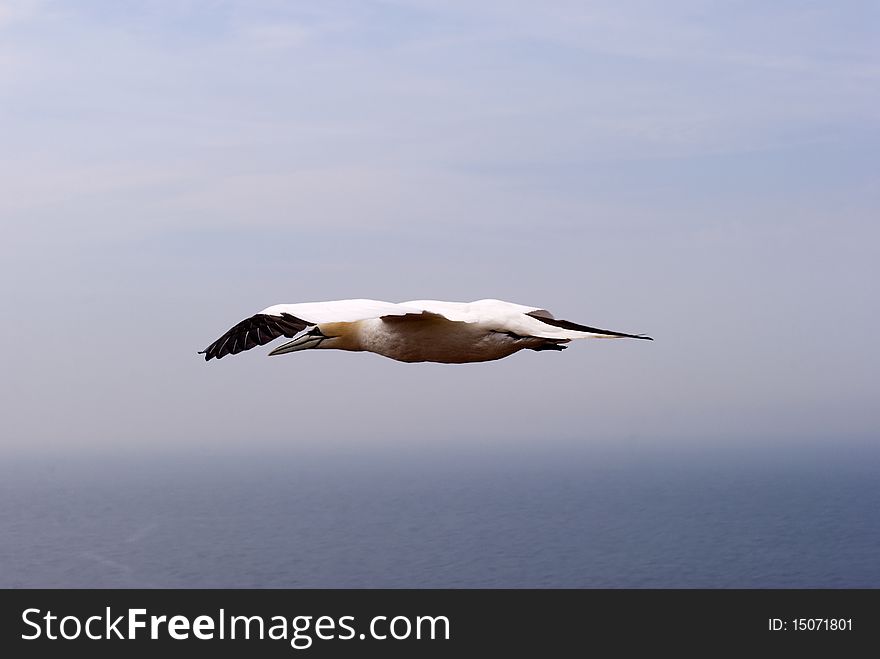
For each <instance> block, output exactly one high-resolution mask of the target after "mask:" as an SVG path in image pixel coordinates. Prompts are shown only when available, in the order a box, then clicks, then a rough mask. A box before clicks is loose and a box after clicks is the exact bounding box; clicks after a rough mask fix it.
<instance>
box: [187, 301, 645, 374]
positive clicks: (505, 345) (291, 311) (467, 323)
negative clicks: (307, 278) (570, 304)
mask: <svg viewBox="0 0 880 659" xmlns="http://www.w3.org/2000/svg"><path fill="white" fill-rule="evenodd" d="M281 336H285V337H288V338H291V339H292V340H291V341H288V342H287V343H285V344H283V345H281V346H279V347H278V348H276V349H274V350H273V351H272V352H270V353H269V354H270V355H281V354H286V353H288V352H296V351H299V350H306V349H309V348H322V349H336V350H351V351H367V352H374V353H376V354H379V355H384V356H385V357H390V358H391V359H396V360H398V361H403V362H441V363H447V364H460V363H465V362H483V361H490V360H493V359H501V358H502V357H507V356H508V355H511V354H513V353H514V352H517V351H519V350H523V349H525V348H528V349H530V350H563V349H564V348H565V346H564V345H563V344H565V343H568V342H569V341H571V340H572V339H588V338H623V337H627V338H634V339H650V337H647V336H644V335H640V334H625V333H623V332H614V331H611V330H603V329H598V328H596V327H587V326H586V325H578V324H577V323H572V322H569V321H567V320H557V319H555V318H554V317H553V315H552V314H551V313H550V312H548V311H546V310H544V309H541V308H539V307H528V306H524V305H521V304H513V303H512V302H503V301H501V300H477V301H476V302H442V301H438V300H412V301H410V302H401V303H399V304H397V303H394V302H382V301H380V300H334V301H331V302H301V303H297V304H276V305H274V306H271V307H268V308H266V309H263V310H262V311H260V312H259V313H257V314H255V315H254V316H251V317H250V318H247V319H245V320H243V321H241V322H240V323H238V324H236V325H235V326H234V327H232V328H231V329H230V330H229V331H227V332H226V333H225V334H224V335H223V336H221V337H220V338H219V339H217V340H216V341H214V342H213V343H212V344H211V345H209V346H208V347H207V348H205V349H204V350H202V351H201V352H200V353H199V354H204V355H205V360H210V359H212V358H214V357H216V358H217V359H220V358H222V357H224V356H225V355H229V354H233V355H234V354H236V353H239V352H241V351H242V350H248V349H250V348H253V347H255V346H258V345H265V344H266V343H269V342H270V341H273V340H274V339H277V338H279V337H281Z"/></svg>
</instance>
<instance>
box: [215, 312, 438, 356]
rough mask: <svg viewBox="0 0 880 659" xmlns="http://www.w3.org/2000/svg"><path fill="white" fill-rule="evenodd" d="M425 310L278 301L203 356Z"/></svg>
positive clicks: (223, 354)
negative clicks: (311, 330) (320, 328)
mask: <svg viewBox="0 0 880 659" xmlns="http://www.w3.org/2000/svg"><path fill="white" fill-rule="evenodd" d="M421 312H422V310H421V309H415V308H411V307H407V306H405V305H402V304H394V303H393V302H382V301H381V300H333V301H330V302H301V303H298V304H276V305H274V306H271V307H267V308H266V309H263V310H262V311H260V312H259V313H257V314H254V315H253V316H251V317H250V318H245V319H244V320H242V321H241V322H240V323H237V324H236V325H233V326H232V327H231V328H230V329H229V330H228V331H227V332H226V333H225V334H223V336H221V337H220V338H219V339H217V340H216V341H214V342H213V343H212V344H211V345H209V346H208V347H207V348H205V349H204V350H200V351H199V354H200V355H205V361H209V360H211V359H213V358H215V357H216V358H217V359H221V358H223V357H225V356H226V355H235V354H237V353H239V352H242V351H243V350H250V349H251V348H254V347H256V346H262V345H266V344H267V343H269V342H270V341H273V340H275V339H277V338H278V337H279V336H285V337H288V338H292V337H294V336H296V335H297V334H299V333H300V332H302V331H303V330H305V329H307V328H309V327H315V326H317V325H320V324H321V323H350V322H355V321H358V320H365V319H368V318H381V317H383V316H404V315H406V314H419V313H421Z"/></svg>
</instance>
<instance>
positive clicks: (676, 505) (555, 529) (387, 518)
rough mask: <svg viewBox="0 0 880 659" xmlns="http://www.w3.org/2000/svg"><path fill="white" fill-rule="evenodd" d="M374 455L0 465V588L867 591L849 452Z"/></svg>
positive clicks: (865, 472) (857, 465)
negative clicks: (837, 589)
mask: <svg viewBox="0 0 880 659" xmlns="http://www.w3.org/2000/svg"><path fill="white" fill-rule="evenodd" d="M383 451H384V452H383ZM383 451H374V452H373V453H372V454H371V453H370V452H369V451H368V450H367V449H366V448H362V449H360V450H358V451H349V452H346V451H338V452H337V453H336V454H335V455H331V454H323V455H318V454H315V453H307V452H301V453H299V454H297V453H295V452H291V453H274V454H271V455H266V456H262V457H260V456H257V457H255V456H251V457H243V456H232V455H229V456H212V457H203V458H198V457H195V456H188V457H180V456H177V457H170V456H169V457H165V458H162V457H153V458H151V459H148V460H146V459H135V458H122V457H117V458H113V459H110V458H104V459H100V460H97V461H93V462H88V461H86V460H83V459H80V460H79V461H69V460H62V459H58V458H55V459H42V460H41V459H35V458H32V459H28V460H25V459H17V460H11V461H6V462H4V463H3V464H2V465H0V478H2V480H0V495H2V497H0V586H3V587H133V586H146V587H430V586H433V587H873V588H878V587H880V478H878V476H880V450H877V449H873V448H871V447H870V446H867V445H862V446H860V447H846V446H843V447H831V448H829V447H818V448H817V447H815V446H814V447H812V448H809V449H806V450H803V449H795V448H790V449H782V450H777V451H776V452H775V453H772V454H770V453H769V452H768V451H765V450H762V449H760V448H758V447H752V448H751V449H743V450H732V449H712V448H705V447H702V448H698V449H695V448H693V447H691V448H688V447H686V446H678V447H677V448H675V449H674V450H672V449H668V450H667V449H660V448H658V447H656V446H655V447H652V448H645V447H642V448H640V449H637V448H630V449H614V450H612V449H608V448H597V447H589V446H587V447H583V446H577V445H575V444H571V443H569V444H564V443H557V444H547V445H545V448H543V449H542V448H541V447H540V446H537V445H535V446H531V447H522V446H520V447H509V448H507V449H506V450H505V448H504V447H502V446H501V445H496V446H494V447H487V448H484V449H481V450H464V449H461V448H459V449H457V450H450V451H449V452H448V453H444V452H442V451H441V450H439V449H437V448H434V449H433V450H424V451H422V450H421V449H420V448H419V447H415V448H412V449H410V450H408V451H407V453H406V455H398V454H395V453H394V452H393V451H392V450H391V449H387V448H386V449H383Z"/></svg>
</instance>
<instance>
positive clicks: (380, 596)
mask: <svg viewBox="0 0 880 659" xmlns="http://www.w3.org/2000/svg"><path fill="white" fill-rule="evenodd" d="M0 600H2V608H0V615H2V623H0V627H2V650H3V652H4V654H5V655H6V656H55V655H61V654H62V653H64V654H67V653H69V652H73V651H77V652H80V651H82V652H88V656H95V657H103V656H107V657H110V656H113V657H117V656H120V653H125V654H126V655H130V654H131V653H132V652H136V653H137V654H141V653H143V654H150V655H155V654H156V653H161V656H163V657H176V656H181V657H183V656H187V657H190V656H192V655H193V652H198V653H199V654H200V655H201V654H202V653H206V652H207V653H212V652H224V651H233V652H236V653H247V656H274V657H284V656H287V657H294V656H306V657H309V656H362V655H363V654H364V653H365V652H367V653H368V654H369V656H373V655H376V656H410V657H411V656H453V655H456V656H461V654H460V653H462V652H465V653H471V652H477V651H481V652H482V651H492V652H515V653H516V655H517V656H520V655H522V654H523V653H542V654H545V653H547V652H553V653H563V652H566V653H570V652H572V651H576V652H578V653H590V652H591V651H593V650H598V649H600V648H605V649H607V648H609V647H610V648H613V649H614V651H615V652H632V651H635V650H637V649H644V648H645V647H646V644H647V647H652V648H655V649H656V650H657V651H658V652H660V651H664V653H665V652H666V651H669V650H674V651H680V650H683V649H691V650H694V651H703V652H713V653H714V652H715V651H717V649H719V648H725V649H743V650H745V649H750V650H768V651H777V650H779V651H783V650H784V651H794V650H803V649H812V650H817V649H824V650H827V651H833V652H841V651H846V650H850V649H855V648H857V647H862V648H865V647H871V646H873V645H874V644H876V643H877V640H878V634H877V630H878V622H880V620H878V618H880V591H876V590H6V591H0ZM72 643H73V644H74V645H71V644H72ZM868 644H871V645H868Z"/></svg>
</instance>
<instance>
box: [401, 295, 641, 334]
mask: <svg viewBox="0 0 880 659" xmlns="http://www.w3.org/2000/svg"><path fill="white" fill-rule="evenodd" d="M403 304H405V305H406V306H411V307H418V308H420V309H424V310H425V311H429V312H433V313H438V314H442V315H443V316H445V317H446V318H448V319H449V320H453V321H458V322H463V323H482V324H485V325H488V326H491V327H492V328H493V329H495V330H497V331H506V332H512V333H514V334H518V335H521V336H535V337H540V338H546V339H556V340H564V339H584V338H630V339H649V340H650V337H648V336H644V335H642V334H626V333H624V332H615V331H613V330H606V329H600V328H598V327H589V326H587V325H580V324H579V323H573V322H571V321H569V320H558V319H556V318H555V317H554V316H553V314H552V313H550V312H549V311H547V310H546V309H541V308H540V307H528V306H525V305H522V304H515V303H513V302H505V301H503V300H477V301H476V302H443V301H440V300H413V301H411V302H404V303H403Z"/></svg>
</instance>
